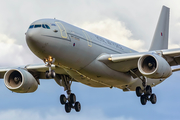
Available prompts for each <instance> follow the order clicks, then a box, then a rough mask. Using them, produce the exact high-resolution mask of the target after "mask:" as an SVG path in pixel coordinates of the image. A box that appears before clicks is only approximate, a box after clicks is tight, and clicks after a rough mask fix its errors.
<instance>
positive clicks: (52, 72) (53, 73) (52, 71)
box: [51, 70, 56, 78]
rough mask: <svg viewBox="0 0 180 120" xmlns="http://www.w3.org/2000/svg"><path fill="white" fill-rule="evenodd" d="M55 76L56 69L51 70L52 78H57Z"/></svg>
mask: <svg viewBox="0 0 180 120" xmlns="http://www.w3.org/2000/svg"><path fill="white" fill-rule="evenodd" d="M55 76H56V73H55V71H54V70H51V77H52V78H55Z"/></svg>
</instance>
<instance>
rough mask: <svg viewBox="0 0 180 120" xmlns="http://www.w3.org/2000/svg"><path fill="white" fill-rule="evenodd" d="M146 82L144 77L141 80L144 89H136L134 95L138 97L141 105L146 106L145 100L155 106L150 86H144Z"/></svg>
mask: <svg viewBox="0 0 180 120" xmlns="http://www.w3.org/2000/svg"><path fill="white" fill-rule="evenodd" d="M146 83H147V80H146V78H145V77H143V79H142V85H143V87H144V89H141V87H139V86H138V87H136V95H137V96H138V97H140V100H141V104H142V105H146V103H147V100H148V101H151V103H152V104H156V102H157V98H156V95H155V94H153V93H152V88H151V86H150V85H146Z"/></svg>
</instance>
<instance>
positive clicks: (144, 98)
mask: <svg viewBox="0 0 180 120" xmlns="http://www.w3.org/2000/svg"><path fill="white" fill-rule="evenodd" d="M146 103H147V99H146V96H145V95H142V96H141V104H142V105H146Z"/></svg>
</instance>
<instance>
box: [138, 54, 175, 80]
mask: <svg viewBox="0 0 180 120" xmlns="http://www.w3.org/2000/svg"><path fill="white" fill-rule="evenodd" d="M138 69H139V71H140V72H141V74H142V75H144V76H146V77H148V78H154V79H159V78H167V77H169V76H170V75H171V74H172V70H171V67H170V65H169V64H168V62H167V61H166V60H165V59H164V58H162V57H161V56H159V55H156V54H148V55H144V56H142V57H140V58H139V60H138Z"/></svg>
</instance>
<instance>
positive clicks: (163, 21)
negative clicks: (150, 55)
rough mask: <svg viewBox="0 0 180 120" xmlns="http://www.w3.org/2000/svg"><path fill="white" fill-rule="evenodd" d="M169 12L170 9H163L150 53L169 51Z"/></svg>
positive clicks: (164, 7)
mask: <svg viewBox="0 0 180 120" xmlns="http://www.w3.org/2000/svg"><path fill="white" fill-rule="evenodd" d="M169 11H170V10H169V8H168V7H166V6H163V7H162V10H161V14H160V17H159V20H158V24H157V26H156V31H155V33H154V37H153V40H152V43H151V47H150V49H149V51H151V50H162V49H168V34H169Z"/></svg>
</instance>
